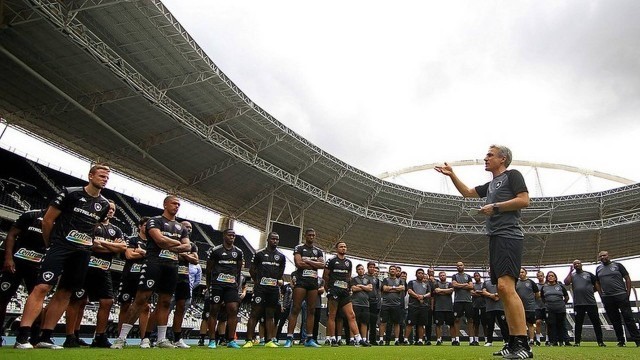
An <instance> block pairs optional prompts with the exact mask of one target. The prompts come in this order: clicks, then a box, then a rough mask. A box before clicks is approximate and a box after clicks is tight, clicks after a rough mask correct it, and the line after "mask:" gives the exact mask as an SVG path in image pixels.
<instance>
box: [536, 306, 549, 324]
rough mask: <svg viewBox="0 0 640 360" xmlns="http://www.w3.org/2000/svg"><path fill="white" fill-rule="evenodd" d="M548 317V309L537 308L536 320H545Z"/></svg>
mask: <svg viewBox="0 0 640 360" xmlns="http://www.w3.org/2000/svg"><path fill="white" fill-rule="evenodd" d="M546 318H547V309H546V308H544V309H536V320H542V321H544V320H545V319H546Z"/></svg>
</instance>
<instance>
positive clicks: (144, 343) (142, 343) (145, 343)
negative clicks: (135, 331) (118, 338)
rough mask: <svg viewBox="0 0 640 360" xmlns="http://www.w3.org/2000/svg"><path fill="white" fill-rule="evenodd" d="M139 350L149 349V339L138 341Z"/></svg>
mask: <svg viewBox="0 0 640 360" xmlns="http://www.w3.org/2000/svg"><path fill="white" fill-rule="evenodd" d="M140 348H141V349H151V340H149V338H144V339H142V340H141V341H140Z"/></svg>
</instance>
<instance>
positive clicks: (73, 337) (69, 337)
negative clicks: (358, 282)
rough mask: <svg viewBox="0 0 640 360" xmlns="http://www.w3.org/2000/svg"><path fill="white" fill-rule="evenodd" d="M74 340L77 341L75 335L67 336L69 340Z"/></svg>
mask: <svg viewBox="0 0 640 360" xmlns="http://www.w3.org/2000/svg"><path fill="white" fill-rule="evenodd" d="M73 339H76V335H75V334H67V340H73Z"/></svg>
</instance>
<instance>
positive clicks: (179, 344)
mask: <svg viewBox="0 0 640 360" xmlns="http://www.w3.org/2000/svg"><path fill="white" fill-rule="evenodd" d="M173 346H175V347H177V348H178V349H190V348H191V346H189V345H187V343H185V342H184V339H180V340H178V341H174V342H173Z"/></svg>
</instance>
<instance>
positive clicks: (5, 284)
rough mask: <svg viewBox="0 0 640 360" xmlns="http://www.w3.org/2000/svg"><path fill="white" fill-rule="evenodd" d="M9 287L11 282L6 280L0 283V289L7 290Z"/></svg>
mask: <svg viewBox="0 0 640 360" xmlns="http://www.w3.org/2000/svg"><path fill="white" fill-rule="evenodd" d="M10 287H11V284H10V283H8V282H3V283H2V284H0V289H1V290H2V291H7V290H9V288H10Z"/></svg>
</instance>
